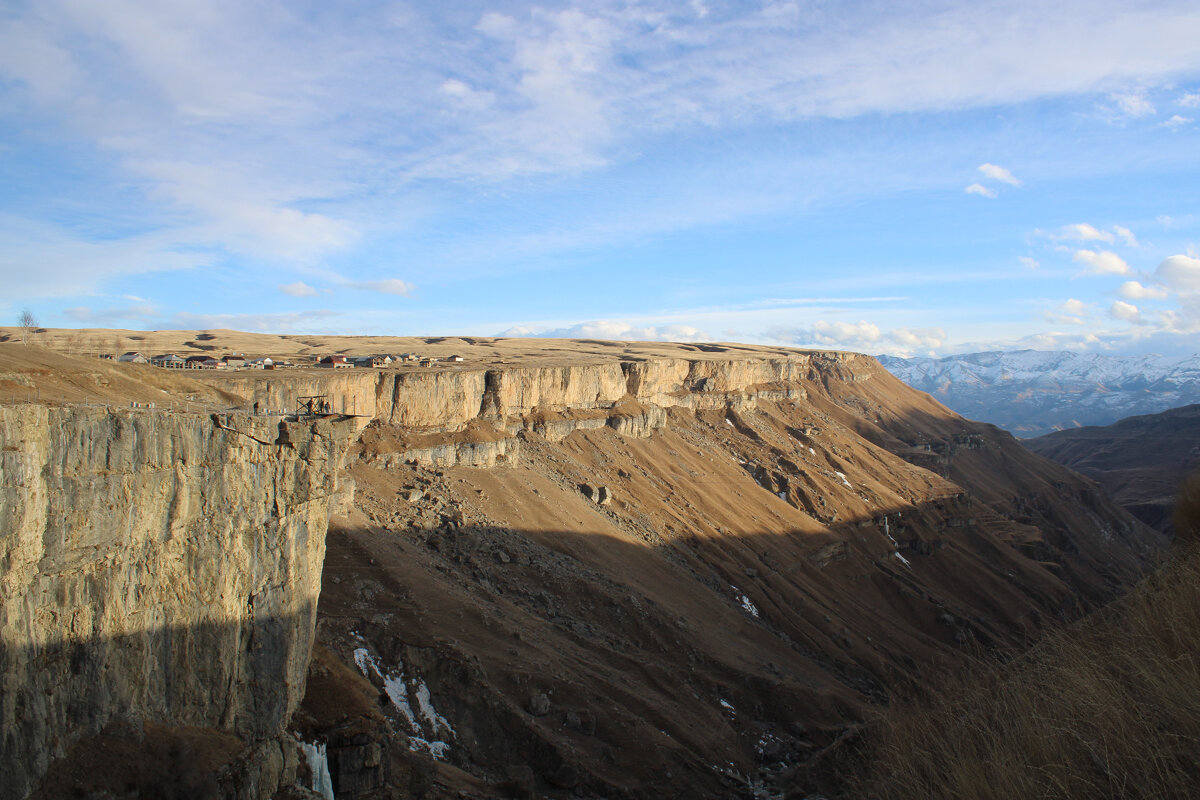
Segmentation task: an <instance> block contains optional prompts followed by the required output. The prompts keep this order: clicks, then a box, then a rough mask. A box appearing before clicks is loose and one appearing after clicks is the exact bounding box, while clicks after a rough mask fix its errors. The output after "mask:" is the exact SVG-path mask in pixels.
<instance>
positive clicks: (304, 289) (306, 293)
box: [279, 281, 320, 297]
mask: <svg viewBox="0 0 1200 800" xmlns="http://www.w3.org/2000/svg"><path fill="white" fill-rule="evenodd" d="M279 291H281V292H283V293H284V294H286V295H290V296H291V297H317V296H318V295H319V294H320V292H318V291H317V290H316V289H314V288H313V287H311V286H309V285H308V284H307V283H305V282H304V281H296V282H295V283H281V284H279Z"/></svg>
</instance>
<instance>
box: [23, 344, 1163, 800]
mask: <svg viewBox="0 0 1200 800" xmlns="http://www.w3.org/2000/svg"><path fill="white" fill-rule="evenodd" d="M153 335H154V336H158V337H160V338H159V340H156V341H155V345H156V346H158V349H167V348H168V347H170V348H171V349H185V348H186V347H187V344H186V343H187V342H192V343H195V342H197V341H204V342H205V343H206V346H212V347H216V346H221V345H228V346H229V347H230V348H231V349H232V348H233V347H237V348H238V349H240V350H245V351H252V350H254V351H258V352H271V353H276V352H278V353H281V354H285V355H286V354H287V353H289V352H297V351H298V349H300V348H304V349H309V348H313V349H320V348H321V347H324V348H326V349H328V350H330V351H335V350H336V351H339V352H354V351H355V349H356V348H358V352H366V353H369V352H376V351H378V350H381V349H382V344H387V345H388V346H392V347H394V348H395V349H396V350H412V349H424V350H425V351H427V352H431V353H433V354H435V355H436V354H446V355H448V354H449V353H451V352H453V353H455V354H462V355H463V357H464V359H465V360H464V362H463V363H461V364H453V365H450V364H442V365H438V366H435V367H433V368H418V367H406V368H401V369H382V370H378V369H351V370H318V369H295V370H277V371H269V372H261V371H260V372H256V373H252V372H241V371H239V372H234V373H230V374H216V373H212V374H178V375H173V374H168V371H166V370H160V369H156V368H153V367H149V366H143V365H126V364H113V363H105V362H100V361H97V360H95V359H85V358H78V357H72V356H66V355H61V354H58V353H52V352H50V351H48V350H42V349H40V348H25V347H21V346H18V345H0V396H2V395H5V394H8V395H9V397H10V398H19V399H22V400H25V401H30V400H32V402H12V403H10V404H9V405H7V406H0V425H2V427H0V432H2V433H3V440H2V447H3V461H2V462H0V464H2V465H3V472H2V474H0V522H2V524H3V527H2V529H0V534H2V536H3V538H2V540H0V566H2V569H3V572H2V574H0V584H2V586H3V589H4V592H3V599H2V601H0V615H2V616H0V635H2V639H0V642H2V645H3V650H2V652H0V676H2V678H3V681H4V683H3V686H4V695H3V700H2V703H0V719H2V720H3V726H4V739H3V741H4V751H3V755H2V756H0V776H2V777H3V779H4V780H3V785H4V787H5V788H4V795H5V796H6V797H7V796H11V797H24V796H27V795H28V794H30V793H32V792H36V791H41V792H43V796H54V795H53V793H52V792H53V791H54V790H58V789H63V787H68V786H75V787H78V786H80V785H82V784H81V783H80V781H82V782H83V783H86V784H87V787H89V788H90V789H91V790H94V791H99V792H101V795H100V796H123V795H121V794H120V793H119V791H118V790H116V789H113V788H112V781H113V780H116V779H115V778H113V779H111V780H110V779H108V778H106V777H105V774H104V773H105V770H104V769H91V770H86V773H87V774H86V775H84V774H83V773H84V772H85V770H84V767H85V766H86V765H87V764H88V763H89V762H88V757H89V756H88V753H89V751H90V752H98V751H101V750H102V749H103V748H105V747H115V746H116V745H115V744H114V742H117V743H119V742H120V741H121V740H122V739H126V740H128V739H130V738H132V739H134V740H137V739H138V737H139V736H143V737H147V736H150V734H149V733H147V732H149V731H151V730H153V731H155V733H154V736H156V737H160V738H161V737H163V736H167V737H169V736H171V735H175V736H177V737H179V738H180V739H183V738H185V733H186V734H187V735H190V736H192V737H193V738H192V739H190V740H189V741H196V737H198V736H200V735H201V733H203V734H204V735H206V736H208V737H209V738H208V739H207V740H206V741H210V742H212V741H218V740H219V741H220V742H222V743H223V744H222V746H221V747H216V746H215V745H214V746H213V747H210V748H208V749H207V750H203V754H204V755H205V756H206V757H208V756H211V759H210V760H211V761H212V762H213V763H212V766H211V769H209V772H211V774H212V776H215V777H211V781H212V782H213V785H216V786H217V787H218V790H219V792H220V793H222V794H223V795H224V796H236V797H247V798H250V797H269V796H272V795H275V796H281V797H282V796H308V795H306V794H305V792H311V789H308V788H306V787H312V786H315V785H318V784H314V783H313V773H314V772H320V770H321V769H327V770H328V779H329V784H330V785H331V787H332V789H333V790H334V793H335V795H336V796H337V797H339V798H343V797H350V798H353V797H385V796H396V797H406V796H413V797H481V798H482V797H497V796H510V797H533V796H547V797H569V796H582V797H770V796H784V795H787V794H794V795H795V796H797V797H799V796H803V793H805V792H809V791H816V790H818V789H828V787H829V786H830V785H833V784H836V781H837V763H838V754H839V753H840V752H842V751H844V750H845V749H847V748H849V747H852V746H853V742H854V740H855V737H856V736H857V735H858V732H859V731H860V730H861V726H862V724H863V722H864V720H865V719H866V718H867V717H868V716H869V714H870V711H871V709H872V708H873V707H874V706H877V705H878V704H880V703H884V702H886V701H887V700H888V698H889V697H892V696H897V695H903V694H905V693H907V692H911V691H913V690H914V689H915V688H916V687H919V686H921V685H923V684H925V683H927V682H928V681H929V680H931V678H932V676H934V675H936V674H937V673H938V672H939V671H941V670H948V669H953V668H954V666H955V665H957V664H959V663H961V661H962V659H963V657H964V654H966V653H970V652H974V651H976V650H978V649H980V648H983V649H991V648H1004V647H1017V646H1020V645H1021V644H1022V643H1024V642H1026V641H1029V640H1031V639H1034V638H1036V637H1037V636H1038V635H1039V633H1040V632H1041V631H1042V630H1044V629H1045V628H1047V627H1048V626H1053V625H1054V624H1056V622H1057V621H1059V620H1065V619H1071V618H1074V617H1077V616H1079V615H1080V614H1082V613H1084V612H1085V611H1086V610H1088V609H1091V608H1094V607H1096V606H1098V605H1099V604H1101V603H1103V602H1105V601H1106V600H1108V599H1110V598H1112V597H1113V596H1115V595H1116V594H1118V593H1119V592H1120V591H1122V589H1123V588H1124V587H1125V586H1127V585H1129V583H1130V582H1131V581H1132V580H1134V579H1135V578H1136V577H1137V576H1138V575H1139V574H1141V573H1142V572H1143V571H1144V570H1145V569H1147V568H1148V567H1149V566H1150V565H1151V564H1153V563H1154V560H1155V558H1156V556H1157V553H1158V552H1159V551H1160V550H1161V548H1162V547H1163V545H1164V544H1165V539H1164V537H1163V536H1162V535H1161V534H1159V533H1157V532H1155V531H1153V530H1151V529H1149V528H1147V527H1146V526H1144V525H1142V524H1141V523H1139V522H1138V521H1137V520H1135V519H1134V518H1132V517H1131V516H1129V515H1128V514H1127V513H1126V512H1124V511H1123V510H1121V509H1120V508H1119V507H1117V506H1116V505H1115V504H1113V503H1112V502H1111V501H1110V500H1109V499H1108V498H1107V497H1106V496H1105V495H1104V494H1103V493H1102V492H1100V491H1099V489H1098V487H1097V486H1096V485H1095V484H1093V483H1091V482H1090V481H1088V480H1086V479H1083V478H1081V477H1080V476H1078V475H1077V474H1075V473H1073V472H1071V471H1070V470H1069V469H1067V468H1065V467H1062V466H1060V465H1058V464H1055V463H1053V462H1050V461H1048V460H1046V459H1042V458H1040V457H1038V456H1036V455H1034V454H1032V453H1030V452H1028V451H1027V450H1025V449H1024V448H1022V447H1021V446H1020V444H1019V443H1018V442H1016V440H1014V439H1013V438H1012V436H1010V435H1009V434H1008V433H1006V432H1004V431H1002V430H1000V429H998V428H996V427H994V426H991V425H987V424H983V423H976V422H971V421H969V420H966V419H963V418H961V417H959V416H957V415H956V414H954V413H952V412H950V411H948V410H947V409H945V408H944V407H943V406H941V405H940V404H939V403H938V402H936V401H935V400H933V399H932V398H931V397H929V396H928V395H925V394H923V393H920V392H917V391H914V390H912V389H910V388H909V387H907V386H905V385H904V384H902V383H901V382H900V381H899V380H897V379H896V378H894V377H893V376H891V375H890V374H889V373H888V372H887V371H886V370H884V369H883V368H882V367H881V366H880V365H879V364H878V362H876V361H875V360H874V359H872V358H870V357H867V356H861V355H855V354H847V353H835V352H805V351H796V350H789V349H785V348H758V347H751V346H736V345H729V346H725V345H668V344H631V343H611V342H589V341H581V342H560V341H553V340H550V341H543V342H530V341H528V340H525V341H514V340H481V339H445V338H438V339H427V340H395V341H393V342H387V343H381V342H380V341H378V340H370V341H367V340H354V339H352V338H348V337H347V338H341V339H334V338H330V339H329V340H320V339H316V338H313V337H308V339H307V340H306V341H304V342H297V341H291V340H288V339H287V338H286V337H262V338H257V337H253V336H250V335H246V334H237V335H236V337H237V338H235V335H234V334H232V333H226V332H212V333H209V334H207V335H208V336H209V337H210V338H209V339H204V340H201V339H199V338H198V336H199V332H157V333H155V334H153ZM171 337H174V339H172V338H171ZM34 392H36V394H33V393H34ZM31 395H33V396H31ZM312 396H321V397H323V398H325V400H326V401H327V402H328V403H329V405H330V408H331V413H329V414H324V415H307V414H296V413H286V412H295V411H296V410H297V408H298V407H299V405H300V403H301V398H304V397H312ZM131 404H136V405H134V406H133V407H131ZM256 408H257V409H258V411H259V413H253V410H254V409H256ZM277 412H285V413H277ZM172 731H174V733H172ZM189 732H192V733H189ZM194 732H200V733H194ZM220 737H225V738H220ZM201 749H202V748H201ZM218 751H219V752H218ZM195 752H200V751H199V750H197V751H195ZM302 752H304V753H307V754H308V757H307V758H305V757H303V756H302V755H300V753H302ZM218 756H220V757H218ZM206 763H207V762H206ZM201 779H209V778H208V777H206V776H200V777H198V778H197V780H201ZM106 780H108V781H109V782H108V783H105V781H106ZM72 781H74V782H75V783H74V784H72V783H71V782H72ZM88 781H91V783H87V782H88ZM39 783H40V784H41V789H40V790H39V789H38V786H39ZM103 792H109V795H104V794H103ZM288 793H291V794H288Z"/></svg>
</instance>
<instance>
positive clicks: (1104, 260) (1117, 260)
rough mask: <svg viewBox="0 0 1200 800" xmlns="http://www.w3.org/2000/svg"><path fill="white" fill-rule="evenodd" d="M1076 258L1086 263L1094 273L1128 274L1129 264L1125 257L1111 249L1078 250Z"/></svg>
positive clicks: (1089, 270) (1079, 261) (1081, 262)
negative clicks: (1098, 250) (1097, 250)
mask: <svg viewBox="0 0 1200 800" xmlns="http://www.w3.org/2000/svg"><path fill="white" fill-rule="evenodd" d="M1074 259H1075V261H1076V262H1078V263H1080V264H1083V265H1085V266H1086V267H1087V268H1088V272H1090V273H1092V274H1094V275H1127V274H1128V273H1129V265H1128V264H1126V263H1125V259H1123V258H1121V257H1120V256H1119V255H1117V254H1116V253H1114V252H1112V251H1110V250H1102V251H1100V252H1096V251H1094V250H1076V251H1075V255H1074Z"/></svg>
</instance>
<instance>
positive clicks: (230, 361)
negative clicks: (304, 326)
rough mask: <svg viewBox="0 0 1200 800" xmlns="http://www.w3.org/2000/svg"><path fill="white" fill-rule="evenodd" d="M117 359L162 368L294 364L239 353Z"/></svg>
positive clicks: (130, 354)
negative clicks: (248, 356)
mask: <svg viewBox="0 0 1200 800" xmlns="http://www.w3.org/2000/svg"><path fill="white" fill-rule="evenodd" d="M117 361H124V362H125V363H127V364H150V365H152V366H155V367H163V368H164V369H243V368H245V369H276V368H277V367H290V366H294V365H293V364H292V363H291V362H276V361H274V360H272V359H270V358H268V357H266V356H263V357H262V358H253V359H252V358H247V357H246V356H244V355H242V354H240V353H233V354H230V355H225V356H209V355H199V356H188V357H187V358H184V357H183V356H178V355H176V354H175V353H165V354H163V355H157V356H150V357H147V356H144V355H142V354H141V353H137V352H132V351H131V352H128V353H122V354H121V355H119V356H117Z"/></svg>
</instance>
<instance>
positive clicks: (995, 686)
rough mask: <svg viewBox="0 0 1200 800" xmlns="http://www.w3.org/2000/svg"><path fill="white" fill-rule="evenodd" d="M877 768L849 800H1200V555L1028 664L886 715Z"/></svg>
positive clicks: (1192, 551) (983, 666) (1033, 655)
mask: <svg viewBox="0 0 1200 800" xmlns="http://www.w3.org/2000/svg"><path fill="white" fill-rule="evenodd" d="M1192 519H1193V520H1194V519H1195V517H1192ZM1192 530H1194V528H1193V529H1192ZM873 761H874V763H873V767H872V769H873V773H872V774H871V775H870V777H868V778H864V779H861V780H860V781H859V782H858V785H856V786H854V787H851V788H850V789H849V790H848V791H847V793H846V796H848V797H856V798H861V797H875V798H881V799H883V798H887V799H888V800H890V799H891V798H896V799H897V800H898V799H899V798H922V800H926V799H928V800H934V799H936V798H946V800H950V799H951V798H954V799H955V800H959V799H960V798H978V800H989V799H990V798H995V799H996V800H1012V798H1081V799H1082V798H1087V800H1099V798H1113V799H1114V800H1116V798H1175V797H1196V796H1200V542H1196V541H1193V542H1192V543H1191V544H1188V545H1184V544H1183V543H1181V545H1180V549H1179V551H1178V552H1177V555H1176V557H1175V558H1173V559H1172V560H1170V561H1168V562H1167V563H1166V564H1164V566H1163V567H1162V568H1161V569H1160V570H1159V572H1158V573H1156V574H1155V575H1153V576H1151V577H1150V578H1148V579H1146V580H1145V581H1144V582H1143V583H1142V584H1140V585H1139V586H1138V587H1137V588H1136V589H1135V590H1134V591H1133V592H1131V593H1130V594H1129V595H1128V596H1126V597H1124V598H1122V599H1121V600H1120V601H1118V602H1116V603H1114V604H1113V605H1112V606H1110V607H1109V608H1107V609H1105V610H1104V611H1103V612H1101V613H1098V614H1096V615H1093V616H1092V617H1090V618H1088V619H1086V620H1083V621H1082V622H1080V623H1079V624H1076V625H1073V626H1071V627H1069V628H1065V629H1063V630H1061V631H1058V632H1056V633H1054V634H1051V635H1049V636H1047V637H1046V638H1045V639H1043V641H1042V642H1040V643H1039V644H1038V645H1036V646H1035V647H1034V648H1032V649H1031V650H1030V651H1029V652H1027V653H1025V654H1024V655H1022V656H1021V657H1019V658H1017V659H1015V660H1013V661H1011V662H1009V663H1007V664H1000V663H999V662H996V661H986V660H979V661H978V662H976V664H975V666H974V668H973V669H972V670H971V671H970V674H966V675H963V676H962V677H961V678H959V679H958V681H957V682H956V684H955V685H953V686H949V687H945V688H944V691H941V692H939V693H938V694H937V695H936V696H935V697H933V698H932V700H927V701H925V702H923V703H921V704H920V705H915V704H914V705H909V706H904V707H900V706H897V707H893V708H892V709H889V710H887V711H885V712H883V713H882V716H881V719H880V720H878V724H877V726H876V737H875V744H874V753H873Z"/></svg>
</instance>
